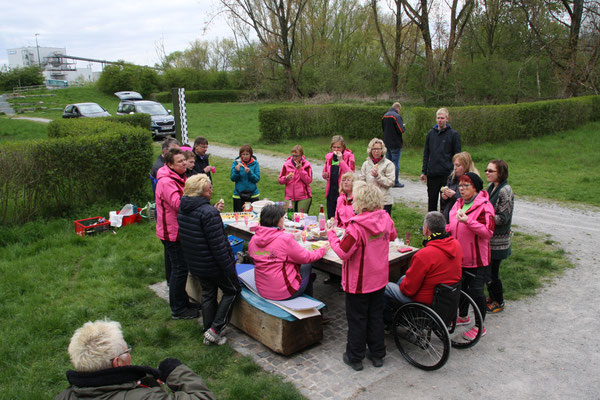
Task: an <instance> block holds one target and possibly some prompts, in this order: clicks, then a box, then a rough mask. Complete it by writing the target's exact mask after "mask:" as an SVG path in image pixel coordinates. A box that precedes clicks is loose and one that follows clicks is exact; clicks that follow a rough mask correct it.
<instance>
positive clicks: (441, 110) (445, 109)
mask: <svg viewBox="0 0 600 400" xmlns="http://www.w3.org/2000/svg"><path fill="white" fill-rule="evenodd" d="M438 114H445V115H446V118H450V113H449V112H448V109H447V108H440V109H439V110H437V111H436V113H435V115H436V116H437V115H438Z"/></svg>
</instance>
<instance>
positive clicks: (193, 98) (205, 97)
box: [153, 90, 249, 103]
mask: <svg viewBox="0 0 600 400" xmlns="http://www.w3.org/2000/svg"><path fill="white" fill-rule="evenodd" d="M248 95H249V92H248V91H247V90H189V91H188V90H186V92H185V102H186V103H230V102H236V101H241V100H243V99H245V98H247V97H248ZM153 97H154V99H155V100H156V101H158V102H159V103H171V102H173V96H171V92H160V93H155V94H154V95H153Z"/></svg>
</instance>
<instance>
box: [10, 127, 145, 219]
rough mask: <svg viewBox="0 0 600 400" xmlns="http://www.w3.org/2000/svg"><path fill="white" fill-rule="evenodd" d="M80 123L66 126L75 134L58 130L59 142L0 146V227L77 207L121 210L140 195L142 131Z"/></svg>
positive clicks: (142, 181)
mask: <svg viewBox="0 0 600 400" xmlns="http://www.w3.org/2000/svg"><path fill="white" fill-rule="evenodd" d="M81 121H85V122H82V123H80V121H77V120H76V121H68V122H72V123H73V124H72V126H73V128H74V132H76V133H71V134H69V133H68V132H67V131H66V128H64V126H61V128H62V129H59V130H57V132H59V133H60V134H61V135H63V136H64V137H62V138H58V139H50V140H44V141H42V140H35V141H24V142H18V143H17V142H7V143H3V144H2V145H1V146H0V170H2V174H0V224H13V223H23V222H26V221H29V220H32V219H35V218H38V217H55V216H63V215H65V214H68V213H70V212H71V211H72V210H74V209H75V208H76V207H79V206H81V204H88V203H95V202H102V201H107V200H110V201H114V202H116V203H117V204H122V203H123V202H127V201H130V200H131V199H132V198H135V197H138V196H142V195H143V191H144V187H145V185H146V184H147V181H148V171H149V170H150V168H151V166H152V147H151V146H152V139H151V137H150V135H149V134H148V131H147V130H145V129H142V128H137V127H131V126H127V125H123V124H116V123H113V122H109V121H98V120H96V121H94V120H81ZM88 121H90V122H88ZM92 123H93V124H92ZM83 124H90V126H87V127H86V126H84V125H83ZM94 124H97V125H98V129H96V128H94V127H93V125H94ZM61 125H62V124H61ZM86 128H87V129H86Z"/></svg>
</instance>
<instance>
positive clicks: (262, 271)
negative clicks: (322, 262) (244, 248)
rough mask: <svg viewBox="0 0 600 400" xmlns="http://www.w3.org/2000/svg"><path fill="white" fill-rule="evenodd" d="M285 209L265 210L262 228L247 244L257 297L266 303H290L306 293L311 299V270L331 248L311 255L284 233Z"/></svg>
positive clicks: (261, 215)
mask: <svg viewBox="0 0 600 400" xmlns="http://www.w3.org/2000/svg"><path fill="white" fill-rule="evenodd" d="M284 215H285V210H284V209H283V207H281V206H279V205H276V204H272V205H269V206H266V207H265V208H263V209H262V211H261V213H260V226H259V227H258V229H257V231H256V234H255V235H254V236H253V237H252V239H251V240H250V243H249V244H248V253H249V254H250V257H252V259H253V260H254V279H255V281H256V289H257V290H258V293H259V294H260V295H261V296H262V297H264V298H265V299H270V300H289V299H293V298H296V297H298V296H301V295H302V294H304V293H306V294H307V295H309V296H311V295H312V282H313V280H314V276H313V277H311V270H312V267H311V265H310V264H309V263H312V262H313V261H316V260H318V259H320V258H323V256H324V255H325V253H327V250H329V246H325V247H322V248H320V249H318V250H314V251H308V250H306V249H305V248H304V247H302V246H300V244H299V243H298V242H296V240H295V239H294V237H293V236H292V235H291V234H289V233H286V232H285V231H284V230H283V216H284Z"/></svg>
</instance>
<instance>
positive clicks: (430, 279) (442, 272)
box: [384, 211, 463, 321]
mask: <svg viewBox="0 0 600 400" xmlns="http://www.w3.org/2000/svg"><path fill="white" fill-rule="evenodd" d="M423 234H424V235H425V237H426V239H425V241H424V242H423V244H424V246H425V247H424V248H422V249H421V250H419V251H418V252H417V253H416V254H415V255H414V256H413V257H412V260H411V263H410V267H409V268H408V270H407V271H406V275H404V276H403V277H401V278H400V280H399V281H398V282H397V283H395V282H389V283H388V284H387V285H386V287H385V291H384V296H385V301H386V321H390V319H391V316H392V315H393V311H395V309H397V308H398V307H399V306H401V305H402V304H406V303H410V302H419V303H423V304H426V305H431V304H432V302H433V295H434V291H435V287H436V286H437V285H439V284H441V283H443V284H446V285H449V286H452V285H454V284H455V283H457V282H458V281H460V280H461V277H462V259H463V251H462V248H461V246H460V243H459V242H458V241H457V240H456V239H454V238H453V237H452V236H450V234H449V233H448V232H446V219H445V218H444V216H443V215H442V213H440V212H437V211H431V212H429V213H427V215H425V220H424V221H423Z"/></svg>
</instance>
